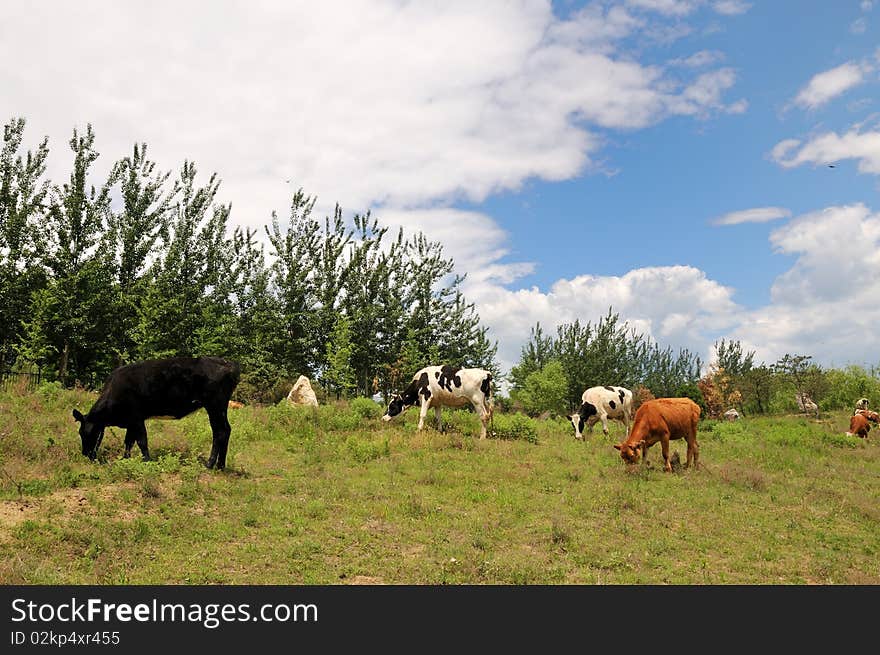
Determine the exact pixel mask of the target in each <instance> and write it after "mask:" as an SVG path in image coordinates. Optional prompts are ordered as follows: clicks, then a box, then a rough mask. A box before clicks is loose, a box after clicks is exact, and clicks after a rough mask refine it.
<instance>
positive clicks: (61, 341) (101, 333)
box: [20, 125, 113, 383]
mask: <svg viewBox="0 0 880 655" xmlns="http://www.w3.org/2000/svg"><path fill="white" fill-rule="evenodd" d="M94 141H95V135H94V132H93V131H92V126H91V125H88V126H87V128H86V132H85V134H80V133H79V132H78V131H77V130H76V129H74V131H73V137H72V138H71V140H70V148H71V150H72V151H73V153H74V159H73V171H72V172H71V174H70V179H69V181H68V182H66V183H65V184H63V185H62V186H61V187H57V186H54V187H53V188H52V196H51V200H50V206H49V214H48V217H47V221H46V254H45V259H44V261H45V263H46V265H47V267H48V270H49V272H50V273H51V278H52V279H51V281H50V282H49V283H48V284H47V286H46V287H44V288H43V289H40V290H39V291H37V292H35V294H34V295H33V309H32V312H31V314H32V315H31V318H30V319H29V320H28V321H26V325H25V328H26V332H27V336H26V338H25V341H24V343H23V344H22V346H21V348H20V352H21V353H22V354H24V355H25V357H45V358H47V359H48V363H49V364H50V366H51V367H52V368H54V369H55V370H56V371H57V375H58V378H59V379H60V380H62V381H63V382H64V383H69V382H71V381H72V380H73V379H74V378H76V379H80V380H84V379H86V378H88V377H89V376H90V374H95V373H97V374H106V372H108V371H109V369H110V368H112V363H113V358H112V344H111V342H110V333H111V328H110V323H111V321H112V320H113V311H112V310H113V305H112V276H111V267H110V260H109V257H108V253H107V252H106V251H104V250H103V249H101V248H98V247H97V246H98V245H99V243H100V238H101V234H102V232H103V229H104V219H105V217H106V214H107V211H108V208H109V204H110V195H109V194H110V187H109V184H104V185H103V186H102V187H101V188H100V190H96V189H95V187H94V186H90V185H89V183H88V177H89V171H90V169H91V167H92V165H93V164H94V162H95V160H96V159H97V158H98V156H99V153H98V152H97V151H96V150H95V148H94Z"/></svg>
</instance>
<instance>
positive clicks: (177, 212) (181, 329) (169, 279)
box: [137, 161, 232, 359]
mask: <svg viewBox="0 0 880 655" xmlns="http://www.w3.org/2000/svg"><path fill="white" fill-rule="evenodd" d="M195 179H196V167H195V164H194V163H192V162H189V161H185V162H184V163H183V166H182V168H181V170H180V179H179V183H180V195H179V196H178V200H177V202H176V203H175V205H174V209H173V212H172V216H171V219H170V222H169V231H170V235H169V237H168V238H167V239H166V240H165V243H163V253H162V257H161V260H160V261H159V262H158V263H157V264H156V267H155V270H156V273H155V280H154V282H153V284H152V285H151V286H150V288H149V290H148V292H147V294H146V296H145V298H144V302H143V305H142V309H141V315H140V317H139V321H138V328H137V330H138V335H137V342H138V349H139V353H140V356H141V358H144V359H146V358H149V357H164V356H170V355H194V354H197V353H199V351H201V350H203V346H202V345H203V344H209V343H211V342H212V341H213V339H214V335H213V334H212V332H214V331H215V330H217V329H220V328H219V326H217V325H214V326H213V328H214V329H213V330H206V329H205V328H206V325H205V321H206V319H209V318H211V317H216V316H218V315H220V314H221V312H217V311H211V310H212V308H211V307H209V305H208V294H209V293H210V292H213V294H214V299H215V300H217V299H219V300H220V301H225V299H224V295H226V294H225V293H224V291H225V290H228V286H229V284H230V282H229V281H228V280H226V279H224V278H226V277H227V276H228V274H229V272H230V270H231V268H232V267H231V263H230V261H229V254H228V253H229V252H230V251H231V250H232V248H231V247H230V244H229V239H228V238H227V237H226V224H227V221H228V219H229V212H230V207H229V206H224V205H214V204H213V203H214V198H215V197H216V195H217V191H218V190H219V188H220V181H219V180H218V179H217V174H216V173H214V174H212V175H211V177H210V179H209V180H208V183H207V184H206V185H205V186H202V187H197V186H196V182H195Z"/></svg>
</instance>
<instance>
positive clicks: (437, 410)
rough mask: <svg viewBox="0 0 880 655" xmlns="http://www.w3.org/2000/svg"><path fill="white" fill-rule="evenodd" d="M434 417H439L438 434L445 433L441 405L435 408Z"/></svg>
mask: <svg viewBox="0 0 880 655" xmlns="http://www.w3.org/2000/svg"><path fill="white" fill-rule="evenodd" d="M434 416H436V417H437V432H443V409H442V408H441V407H440V405H437V407H435V408H434Z"/></svg>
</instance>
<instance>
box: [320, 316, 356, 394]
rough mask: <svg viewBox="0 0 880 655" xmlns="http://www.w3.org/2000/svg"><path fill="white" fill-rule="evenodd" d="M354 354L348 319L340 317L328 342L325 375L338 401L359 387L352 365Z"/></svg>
mask: <svg viewBox="0 0 880 655" xmlns="http://www.w3.org/2000/svg"><path fill="white" fill-rule="evenodd" d="M352 352H353V347H352V343H351V328H350V326H349V321H348V318H347V317H346V316H344V315H339V316H338V317H337V319H336V325H334V326H333V331H332V332H331V333H330V340H329V341H327V355H326V360H327V368H326V370H325V371H324V375H323V378H324V380H325V381H326V383H327V384H328V385H329V386H330V387H331V388H332V389H333V390H335V392H336V398H337V399H339V397H340V396H341V395H348V394H349V393H351V392H352V391H353V390H354V389H355V387H356V386H357V384H356V380H355V371H354V369H353V368H352V365H351V357H352Z"/></svg>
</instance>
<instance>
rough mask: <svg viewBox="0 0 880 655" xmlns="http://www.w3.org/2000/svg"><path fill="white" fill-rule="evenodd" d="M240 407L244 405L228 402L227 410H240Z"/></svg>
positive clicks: (233, 401) (235, 401)
mask: <svg viewBox="0 0 880 655" xmlns="http://www.w3.org/2000/svg"><path fill="white" fill-rule="evenodd" d="M242 407H244V403H240V402H238V401H237V400H230V401H229V409H241V408H242Z"/></svg>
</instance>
